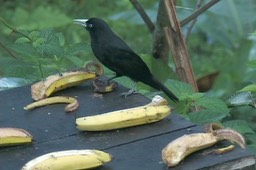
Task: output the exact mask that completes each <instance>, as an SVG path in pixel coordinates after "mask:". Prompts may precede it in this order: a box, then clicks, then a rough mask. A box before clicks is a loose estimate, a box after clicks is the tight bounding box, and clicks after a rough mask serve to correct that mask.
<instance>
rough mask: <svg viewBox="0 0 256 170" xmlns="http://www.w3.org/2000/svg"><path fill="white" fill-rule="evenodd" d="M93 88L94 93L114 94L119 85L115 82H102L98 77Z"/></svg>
mask: <svg viewBox="0 0 256 170" xmlns="http://www.w3.org/2000/svg"><path fill="white" fill-rule="evenodd" d="M93 86H94V88H95V89H94V91H95V92H99V93H108V92H112V91H113V90H114V89H115V88H116V86H117V84H116V83H115V82H111V83H108V82H104V81H101V80H100V77H97V78H95V79H94V80H93Z"/></svg>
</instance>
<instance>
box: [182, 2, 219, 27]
mask: <svg viewBox="0 0 256 170" xmlns="http://www.w3.org/2000/svg"><path fill="white" fill-rule="evenodd" d="M219 1H220V0H211V1H210V2H208V3H207V4H205V5H204V6H202V7H201V8H199V9H198V10H196V11H195V12H194V13H193V14H191V15H190V16H188V17H187V18H185V19H183V20H182V21H180V26H181V27H183V26H184V25H186V24H187V23H189V22H190V21H192V20H194V19H195V18H196V17H198V16H199V15H200V14H202V13H203V12H205V11H206V10H207V9H209V8H210V7H212V6H213V5H215V4H216V3H218V2H219Z"/></svg>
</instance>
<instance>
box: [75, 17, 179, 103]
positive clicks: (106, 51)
mask: <svg viewBox="0 0 256 170" xmlns="http://www.w3.org/2000/svg"><path fill="white" fill-rule="evenodd" d="M74 22H75V23H76V24H79V25H82V26H84V27H85V28H86V30H87V31H88V32H89V34H90V37H91V47H92V51H93V53H94V55H95V56H96V57H97V58H98V60H99V61H100V62H101V63H102V64H103V65H104V66H106V67H107V68H109V69H110V70H112V71H114V72H115V73H116V76H115V77H113V78H111V79H114V78H117V77H121V76H127V77H129V78H131V79H132V80H133V81H134V82H135V84H134V87H135V85H136V82H138V81H140V82H142V83H145V84H147V85H149V86H151V87H153V88H155V89H157V90H161V91H163V92H164V93H165V94H166V95H167V96H168V97H169V98H170V99H171V100H173V101H174V102H177V101H179V99H178V98H177V97H176V96H175V95H174V94H173V93H172V92H171V91H170V90H169V89H168V88H167V87H165V86H164V85H163V84H162V83H160V82H159V81H158V80H157V79H155V77H154V76H153V75H152V74H151V72H150V70H149V68H148V67H147V65H146V64H145V63H144V61H143V60H142V59H141V58H140V57H139V56H138V55H137V54H136V53H135V52H134V51H133V50H132V49H131V48H130V47H129V46H128V45H127V44H126V43H125V42H124V41H123V40H122V39H121V38H119V37H118V36H117V35H116V34H115V33H114V32H113V31H112V30H111V28H110V27H109V26H108V24H107V23H106V22H105V21H103V20H102V19H99V18H90V19H75V20H74ZM111 79H110V80H111ZM132 92H134V88H132V89H131V90H130V91H129V92H128V94H127V95H129V94H131V93H132Z"/></svg>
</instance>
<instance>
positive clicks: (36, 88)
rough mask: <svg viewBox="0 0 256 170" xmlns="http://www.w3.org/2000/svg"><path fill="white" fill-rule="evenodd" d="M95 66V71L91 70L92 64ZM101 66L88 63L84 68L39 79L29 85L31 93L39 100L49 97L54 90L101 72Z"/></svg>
mask: <svg viewBox="0 0 256 170" xmlns="http://www.w3.org/2000/svg"><path fill="white" fill-rule="evenodd" d="M93 65H94V66H95V69H96V71H95V72H92V71H91V70H88V69H91V67H92V66H93ZM102 70H103V68H102V67H101V66H100V65H99V64H95V63H89V64H88V65H86V69H85V70H77V71H71V72H65V73H62V74H55V75H51V76H49V77H47V78H46V79H45V80H42V81H39V82H37V83H35V84H33V85H32V86H31V94H32V98H33V99H34V100H36V101H37V100H41V99H44V98H47V97H49V96H50V95H51V94H53V93H54V92H57V91H59V90H62V89H66V88H68V87H72V86H75V85H79V84H81V83H83V82H84V81H86V80H89V79H93V78H95V77H97V76H99V75H101V74H103V71H102Z"/></svg>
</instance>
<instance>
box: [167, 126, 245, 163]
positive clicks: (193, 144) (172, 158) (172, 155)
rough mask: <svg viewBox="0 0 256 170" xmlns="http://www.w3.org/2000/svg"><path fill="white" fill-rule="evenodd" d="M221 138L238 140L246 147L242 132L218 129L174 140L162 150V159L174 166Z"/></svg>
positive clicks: (232, 140)
mask: <svg viewBox="0 0 256 170" xmlns="http://www.w3.org/2000/svg"><path fill="white" fill-rule="evenodd" d="M220 140H229V141H231V142H236V143H237V144H239V145H240V146H241V147H242V148H245V141H244V138H243V136H242V135H241V134H239V133H238V132H236V131H234V130H232V129H218V130H215V131H213V132H209V133H194V134H190V135H184V136H181V137H179V138H177V139H175V140H173V141H172V142H170V143H169V144H168V145H167V146H166V147H164V149H163V150H162V159H163V161H164V163H165V164H166V165H167V166H168V167H173V166H176V165H178V164H179V163H180V161H182V160H183V159H184V158H185V157H186V156H188V155H189V154H191V153H193V152H196V151H198V150H201V149H204V148H207V147H210V146H212V145H214V144H216V143H217V142H218V141H220ZM226 149H232V148H226Z"/></svg>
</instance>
